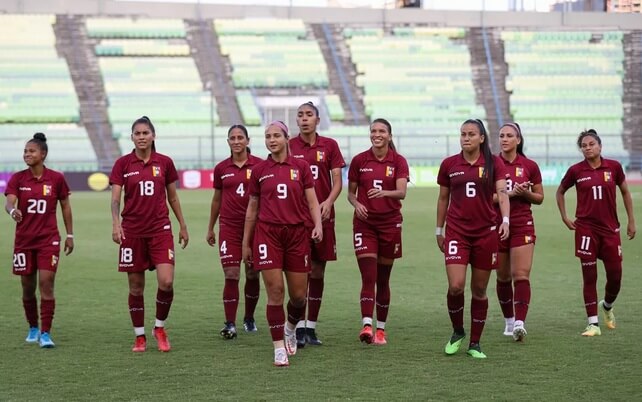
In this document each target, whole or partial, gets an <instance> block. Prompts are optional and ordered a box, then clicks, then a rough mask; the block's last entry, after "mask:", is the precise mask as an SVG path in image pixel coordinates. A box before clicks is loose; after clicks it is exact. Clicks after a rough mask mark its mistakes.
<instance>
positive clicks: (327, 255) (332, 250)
mask: <svg viewBox="0 0 642 402" xmlns="http://www.w3.org/2000/svg"><path fill="white" fill-rule="evenodd" d="M310 249H311V255H312V261H336V260H337V238H336V236H335V234H334V225H328V226H324V227H323V241H322V242H321V243H315V242H314V241H311V242H310Z"/></svg>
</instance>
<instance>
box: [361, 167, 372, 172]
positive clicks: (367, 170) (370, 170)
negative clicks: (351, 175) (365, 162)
mask: <svg viewBox="0 0 642 402" xmlns="http://www.w3.org/2000/svg"><path fill="white" fill-rule="evenodd" d="M359 171H360V172H372V171H373V170H372V168H361V169H359Z"/></svg>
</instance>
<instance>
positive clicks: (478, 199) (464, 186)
mask: <svg viewBox="0 0 642 402" xmlns="http://www.w3.org/2000/svg"><path fill="white" fill-rule="evenodd" d="M493 158H494V160H495V169H494V171H495V174H494V177H493V185H492V189H489V188H488V187H487V186H488V183H487V182H486V180H484V179H482V176H483V174H484V162H485V160H484V155H483V154H481V155H479V158H478V159H477V161H475V163H473V164H472V165H471V164H470V163H468V162H467V161H466V159H464V157H463V153H459V154H457V155H453V156H449V157H448V158H446V159H444V161H443V162H441V166H440V167H439V174H438V175H437V183H438V184H439V185H440V186H444V187H448V188H449V189H450V202H449V204H448V213H447V215H446V225H447V227H448V228H451V229H453V230H455V231H457V232H458V233H466V234H468V235H469V236H472V237H474V236H483V235H485V234H486V233H487V232H488V230H489V229H490V228H491V227H492V226H495V225H496V223H495V208H494V206H493V194H494V193H495V182H497V181H498V180H503V179H504V178H505V177H506V169H505V167H504V163H503V162H502V160H501V159H500V158H499V157H498V156H493ZM484 187H486V188H484Z"/></svg>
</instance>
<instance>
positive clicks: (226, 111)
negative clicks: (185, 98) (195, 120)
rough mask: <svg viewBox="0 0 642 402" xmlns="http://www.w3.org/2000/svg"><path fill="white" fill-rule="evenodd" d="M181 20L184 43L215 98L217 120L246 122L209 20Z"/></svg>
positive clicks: (226, 59)
mask: <svg viewBox="0 0 642 402" xmlns="http://www.w3.org/2000/svg"><path fill="white" fill-rule="evenodd" d="M184 23H185V31H186V34H187V35H186V39H187V43H188V44H189V48H190V52H191V54H192V57H193V58H194V61H195V63H196V68H197V69H198V74H199V75H200V77H201V82H202V83H203V88H205V89H208V90H210V91H211V92H212V94H213V95H214V97H215V98H216V104H217V105H218V108H217V111H218V117H219V122H220V124H221V125H223V126H231V125H233V124H239V123H245V124H247V123H248V122H245V121H244V120H243V117H242V114H241V109H240V107H239V103H238V101H237V97H236V89H235V88H234V80H233V79H232V65H231V63H230V60H229V58H228V57H226V56H223V54H221V46H220V43H219V40H218V35H217V33H216V31H215V30H214V28H213V25H212V20H192V19H186V20H184Z"/></svg>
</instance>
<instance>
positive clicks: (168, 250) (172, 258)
mask: <svg viewBox="0 0 642 402" xmlns="http://www.w3.org/2000/svg"><path fill="white" fill-rule="evenodd" d="M167 258H169V260H170V261H174V250H172V249H171V248H168V249H167Z"/></svg>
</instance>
